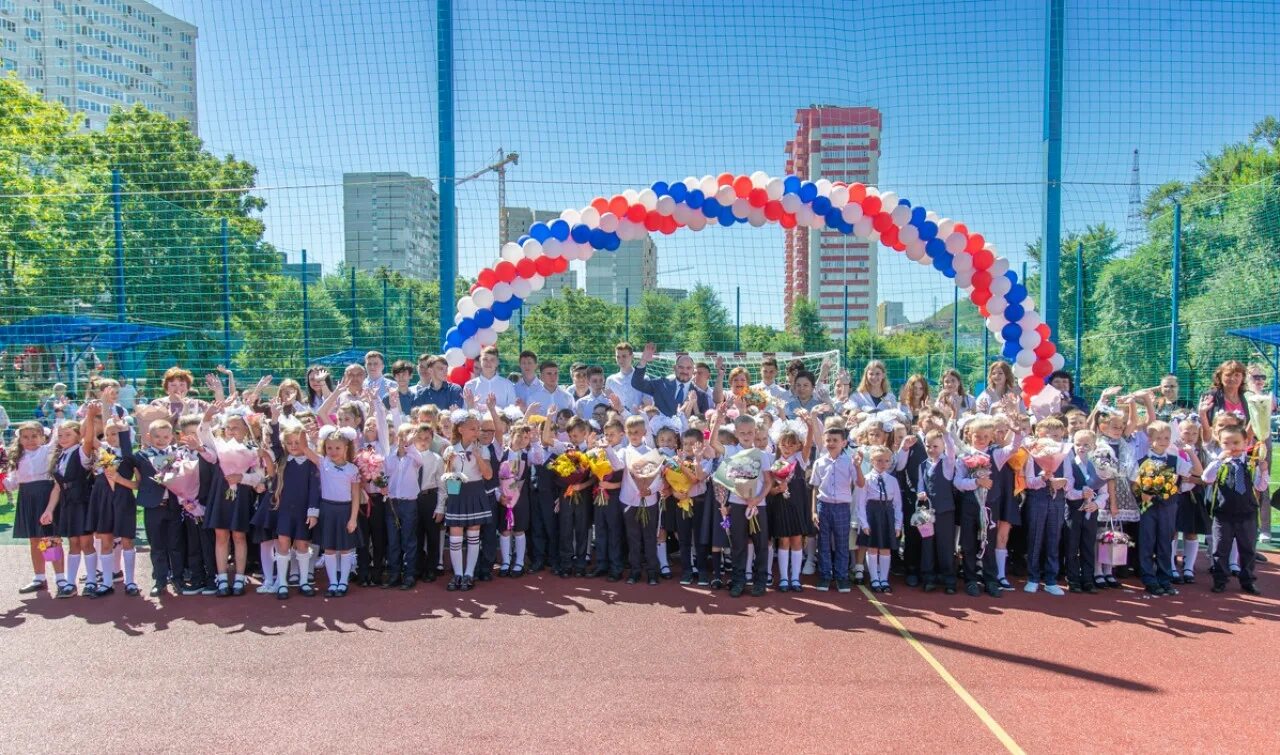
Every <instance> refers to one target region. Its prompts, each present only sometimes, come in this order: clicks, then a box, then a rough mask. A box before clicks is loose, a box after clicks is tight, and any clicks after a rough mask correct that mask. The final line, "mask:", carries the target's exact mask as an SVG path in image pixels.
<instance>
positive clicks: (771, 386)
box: [751, 383, 792, 404]
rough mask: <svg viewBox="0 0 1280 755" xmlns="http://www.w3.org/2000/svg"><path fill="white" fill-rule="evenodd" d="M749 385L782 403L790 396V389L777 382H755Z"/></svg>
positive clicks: (789, 398) (788, 399)
mask: <svg viewBox="0 0 1280 755" xmlns="http://www.w3.org/2000/svg"><path fill="white" fill-rule="evenodd" d="M751 387H752V388H755V389H756V390H758V391H764V392H765V393H767V394H769V395H770V396H772V397H774V398H776V399H778V400H779V401H781V402H782V403H783V404H786V403H787V402H788V401H790V400H791V398H792V396H791V391H789V390H787V389H786V388H783V387H782V386H780V385H778V384H777V383H756V384H755V385H753V386H751Z"/></svg>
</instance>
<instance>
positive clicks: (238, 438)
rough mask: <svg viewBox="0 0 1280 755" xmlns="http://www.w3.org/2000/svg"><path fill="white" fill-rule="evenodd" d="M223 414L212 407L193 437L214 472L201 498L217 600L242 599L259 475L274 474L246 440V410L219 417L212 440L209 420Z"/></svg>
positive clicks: (216, 405) (221, 404) (219, 404)
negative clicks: (230, 565) (210, 540)
mask: <svg viewBox="0 0 1280 755" xmlns="http://www.w3.org/2000/svg"><path fill="white" fill-rule="evenodd" d="M225 408H226V402H225V401H218V402H215V403H213V404H211V405H210V406H209V408H208V409H206V410H205V414H204V417H203V420H202V421H201V423H200V428H199V431H198V433H199V437H200V442H201V443H202V444H203V446H204V447H203V449H202V451H201V455H202V456H203V457H204V459H205V460H206V461H207V462H209V463H210V464H212V465H214V468H215V473H214V474H213V476H212V478H211V479H210V482H209V487H208V491H207V492H206V493H205V497H204V506H205V516H204V528H205V529H207V530H213V533H214V568H215V570H216V571H217V575H218V576H217V582H216V589H217V595H218V597H220V598H221V597H226V596H228V595H236V596H239V595H244V590H245V580H246V578H247V574H248V565H249V564H248V562H249V540H248V532H249V528H250V527H251V526H252V520H253V508H254V504H255V502H256V501H257V498H258V495H259V494H261V493H262V492H263V490H265V487H264V486H263V484H262V480H263V477H264V474H265V475H270V474H272V473H273V472H274V466H273V465H271V463H270V462H269V457H266V458H262V459H260V458H259V454H258V445H257V444H256V443H254V442H253V441H252V440H250V438H249V422H248V410H247V407H243V406H241V407H235V408H232V409H229V410H227V411H223V412H222V432H221V435H215V434H214V431H213V425H212V422H213V419H214V417H215V416H216V415H217V413H218V412H219V411H222V410H223V409H225ZM241 483H244V484H241ZM233 545H234V555H235V558H234V568H235V572H234V576H229V575H228V571H227V559H228V557H229V556H231V555H232V551H233V548H232V546H233Z"/></svg>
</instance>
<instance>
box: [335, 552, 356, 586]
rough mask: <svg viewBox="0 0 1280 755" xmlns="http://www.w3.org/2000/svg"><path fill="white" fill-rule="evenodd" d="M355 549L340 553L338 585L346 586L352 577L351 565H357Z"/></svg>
mask: <svg viewBox="0 0 1280 755" xmlns="http://www.w3.org/2000/svg"><path fill="white" fill-rule="evenodd" d="M355 562H356V554H355V551H348V552H346V553H341V554H339V555H338V585H339V586H340V587H345V586H346V584H347V581H348V580H350V579H351V567H352V566H354V565H355Z"/></svg>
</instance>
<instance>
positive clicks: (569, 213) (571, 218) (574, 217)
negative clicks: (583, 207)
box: [560, 207, 582, 228]
mask: <svg viewBox="0 0 1280 755" xmlns="http://www.w3.org/2000/svg"><path fill="white" fill-rule="evenodd" d="M560 219H561V220H563V221H564V222H566V223H568V224H569V227H570V228H572V227H573V226H575V225H577V224H578V223H581V222H582V213H581V212H579V211H577V210H575V209H573V208H572V207H570V208H569V209H567V210H565V211H564V212H562V213H560Z"/></svg>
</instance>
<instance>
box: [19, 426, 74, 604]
mask: <svg viewBox="0 0 1280 755" xmlns="http://www.w3.org/2000/svg"><path fill="white" fill-rule="evenodd" d="M58 447H59V446H58V433H57V432H53V433H50V434H49V439H48V440H47V441H46V440H45V429H44V427H43V426H42V425H41V424H40V423H39V422H23V423H22V424H21V425H19V426H18V433H17V438H16V439H15V440H14V442H13V446H12V448H10V450H9V463H10V464H11V465H12V467H13V468H12V471H10V472H9V473H8V474H7V475H5V478H4V487H5V490H7V491H9V492H13V491H15V490H16V491H17V492H18V504H17V512H16V515H15V517H14V522H13V536H14V537H15V538H18V539H24V538H25V539H26V540H27V543H28V547H29V549H30V551H31V572H32V577H31V581H30V582H28V583H27V584H26V585H25V586H23V587H21V588H19V589H18V592H19V593H21V594H23V595H26V594H28V593H33V592H39V591H40V590H43V589H45V584H46V576H45V570H46V569H47V567H48V565H49V564H50V563H52V565H53V571H54V580H55V581H54V587H56V588H57V592H56V593H55V594H56V595H57V596H58V597H59V598H69V597H71V596H72V595H75V592H76V591H75V585H74V584H72V583H71V582H69V581H68V580H67V575H66V573H65V572H64V571H63V569H64V566H65V565H66V561H65V557H64V556H59V557H58V558H56V559H53V560H52V562H47V561H45V552H44V551H45V548H48V547H52V546H53V545H55V544H56V545H57V546H58V548H59V550H61V540H60V539H58V538H57V537H56V536H55V535H54V527H53V513H54V510H53V508H51V503H52V500H51V499H52V497H53V491H54V481H53V478H52V476H51V475H50V474H49V461H50V459H51V458H53V457H56V456H57V455H58V454H57V453H55V449H57V448H58ZM46 514H48V523H47V524H46V523H44V522H42V521H41V520H42V519H44V518H45V515H46ZM42 543H43V544H44V546H45V548H41V544H42Z"/></svg>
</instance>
